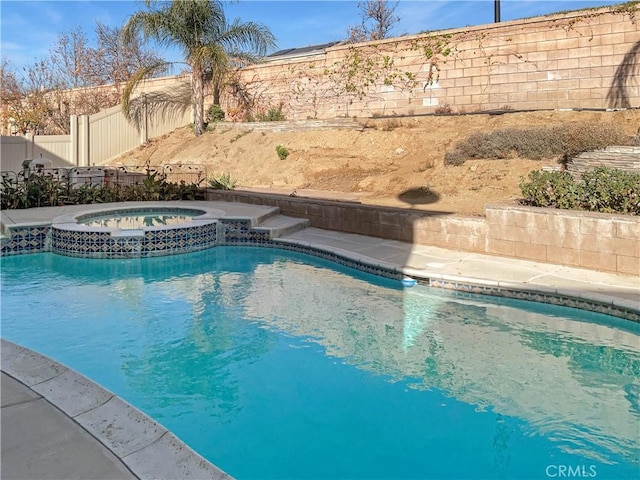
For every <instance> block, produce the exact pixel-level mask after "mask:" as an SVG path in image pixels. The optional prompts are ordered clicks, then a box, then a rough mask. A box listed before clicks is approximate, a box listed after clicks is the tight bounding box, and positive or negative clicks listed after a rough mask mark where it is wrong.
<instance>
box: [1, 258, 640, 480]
mask: <svg viewBox="0 0 640 480" xmlns="http://www.w3.org/2000/svg"><path fill="white" fill-rule="evenodd" d="M1 277H2V284H1V291H0V292H1V293H0V294H1V300H2V303H1V314H2V318H1V322H2V323H1V326H2V331H1V333H2V337H4V338H6V339H8V340H11V341H14V342H16V343H19V344H22V345H25V346H27V347H29V348H33V349H35V350H37V351H40V352H42V353H44V354H46V355H49V356H51V357H53V358H54V359H56V360H58V361H60V362H62V363H65V364H67V365H69V366H71V367H72V368H75V369H76V370H78V371H80V372H81V373H83V374H85V375H87V376H88V377H90V378H92V379H93V380H95V381H97V382H99V383H101V384H102V385H104V386H105V387H106V388H108V389H110V390H112V391H114V392H116V393H117V394H118V395H120V396H121V397H123V398H124V399H126V400H127V401H129V402H130V403H132V404H133V405H135V406H137V407H138V408H140V409H141V410H143V411H144V412H145V413H147V414H148V415H150V416H152V417H153V418H155V419H156V420H158V421H159V422H161V423H162V424H164V425H165V426H166V427H168V428H169V429H171V430H172V431H174V432H175V433H176V434H177V435H178V436H179V437H181V438H182V439H183V440H184V441H185V442H187V443H188V444H189V445H190V446H191V447H193V448H194V449H195V450H197V451H198V452H199V453H201V454H202V455H204V456H205V457H206V458H208V459H209V460H210V461H212V462H213V463H215V464H216V465H218V466H219V467H221V468H222V469H224V470H225V471H227V472H228V473H229V474H231V475H233V476H235V477H236V478H238V479H258V478H260V479H283V478H291V479H294V478H295V479H298V478H300V479H302V478H309V479H311V478H314V479H333V478H341V479H343V478H363V479H364V478H366V479H371V478H390V479H400V478H416V479H418V478H419V479H427V478H429V479H433V478H451V479H466V478H469V479H487V478H490V479H494V478H541V479H544V478H562V477H565V478H566V477H568V475H567V474H568V473H571V474H572V475H571V476H572V477H577V476H579V477H582V478H584V477H592V478H593V477H595V478H598V479H601V478H606V479H618V478H637V476H638V472H639V468H640V463H639V461H638V458H639V454H640V449H639V444H638V435H639V425H640V383H639V380H638V378H639V377H640V326H639V325H637V324H632V323H630V322H625V321H622V320H617V319H614V318H612V317H607V316H604V315H598V314H591V313H587V312H581V311H577V310H573V309H568V308H561V307H553V306H547V305H538V304H532V303H526V302H520V301H513V300H505V299H496V298H491V297H482V296H472V295H463V294H456V293H454V292H447V291H441V290H437V289H429V288H427V287H423V286H416V287H414V288H410V289H402V288H401V287H400V285H399V282H394V281H390V280H385V279H380V278H377V277H373V276H369V275H364V274H360V273H359V272H355V271H353V270H349V269H342V268H340V267H335V266H333V265H332V264H330V263H328V262H324V261H321V260H318V259H315V258H313V257H309V256H305V255H299V254H292V253H287V252H283V251H278V250H270V249H259V248H244V247H216V248H213V249H210V250H206V251H203V252H199V253H196V254H189V255H179V256H172V257H157V258H149V259H144V260H142V261H141V260H139V259H138V260H110V261H99V260H86V259H78V258H71V257H63V256H57V255H52V254H35V255H24V256H15V257H5V258H3V259H2V273H1ZM576 472H578V473H577V474H576ZM561 473H564V475H561Z"/></svg>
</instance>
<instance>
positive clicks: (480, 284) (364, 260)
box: [2, 201, 640, 322]
mask: <svg viewBox="0 0 640 480" xmlns="http://www.w3.org/2000/svg"><path fill="white" fill-rule="evenodd" d="M145 208H186V209H198V210H210V211H211V212H212V213H214V215H215V216H217V220H218V221H219V222H223V223H225V224H227V225H228V226H229V227H230V228H233V225H230V223H233V222H240V225H244V227H241V228H240V230H242V229H243V228H247V230H246V231H242V232H237V233H236V235H235V236H233V235H231V238H216V239H215V242H214V243H213V244H211V245H209V244H208V245H207V246H206V247H203V248H214V247H215V246H223V245H237V246H258V247H271V248H273V247H279V248H283V249H286V250H295V251H298V252H301V253H307V254H310V255H313V256H316V257H320V258H324V259H327V260H330V261H333V262H336V263H339V264H342V265H346V266H349V267H352V268H356V269H359V270H361V271H365V272H367V273H373V274H377V275H382V276H385V277H390V278H395V279H398V280H401V279H402V278H403V277H410V278H412V279H416V280H417V281H419V282H420V283H424V284H426V285H429V286H432V287H436V288H445V289H449V290H457V291H462V292H466V293H478V294H485V295H492V296H498V297H507V298H514V299H521V300H530V301H536V302H540V303H548V304H554V305H561V306H568V307H572V308H579V309H582V310H586V311H592V312H597V313H603V314H607V315H612V316H616V317H619V318H623V319H625V320H629V321H633V322H640V301H638V300H637V299H636V298H633V299H630V298H628V296H629V295H627V296H626V297H627V298H625V296H624V295H622V296H620V295H618V296H616V295H611V294H607V293H606V292H602V291H599V292H598V291H591V290H583V289H581V287H583V286H584V285H572V287H573V288H571V287H566V286H565V287H555V286H549V285H544V284H539V283H530V282H523V281H513V280H508V281H505V280H501V279H499V280H496V279H490V278H486V277H481V276H476V277H471V276H465V275H451V274H443V273H442V272H438V271H436V270H433V269H428V268H422V269H417V268H413V267H410V266H406V265H402V264H399V263H397V262H390V261H385V260H383V259H381V258H376V257H372V256H368V255H365V254H363V253H361V252H357V251H353V250H349V249H345V248H339V247H336V246H335V245H330V244H326V245H325V244H320V243H318V242H317V241H316V242H314V241H313V240H305V239H299V238H295V234H294V235H293V236H290V235H287V236H284V237H280V238H273V237H272V236H271V235H270V234H269V232H268V231H267V230H265V229H263V228H262V227H260V224H261V222H262V221H264V220H267V219H269V218H270V217H272V216H273V215H277V214H278V213H279V208H278V207H272V206H265V205H247V204H242V203H241V204H238V203H235V202H224V201H166V202H165V201H162V202H120V203H111V204H100V205H94V204H89V205H75V206H73V207H72V208H68V207H45V208H44V209H43V210H47V213H49V212H51V213H49V214H48V215H47V218H48V219H47V220H44V219H43V218H42V217H41V218H39V219H38V220H39V221H31V222H29V221H16V219H14V218H11V217H12V216H18V217H19V216H25V217H28V216H30V212H24V213H23V211H17V210H11V211H10V212H11V216H9V215H7V214H6V212H5V211H3V212H2V219H3V225H2V226H3V229H4V230H8V231H12V230H15V229H17V228H23V229H27V228H41V229H43V228H47V227H48V228H51V227H52V226H53V220H54V219H58V218H61V217H63V218H69V217H73V218H75V217H77V216H81V215H84V214H88V213H94V212H98V211H105V210H109V211H114V210H119V209H120V210H122V209H124V210H129V209H138V210H139V209H145ZM59 210H69V211H63V212H60V213H55V212H58V211H59ZM219 212H222V213H223V215H219ZM214 215H211V217H213V216H214ZM4 220H9V222H7V223H5V222H4ZM34 220H35V219H34ZM153 228H155V227H153ZM263 230H265V231H263ZM307 230H314V229H313V227H310V228H308V229H307ZM328 232H331V231H328ZM331 233H332V234H334V235H340V234H341V233H340V232H331ZM347 235H352V234H347ZM356 236H357V237H361V236H360V235H356ZM216 237H218V235H216ZM222 237H224V235H222ZM5 238H6V237H5ZM366 238H368V237H366ZM386 242H387V243H388V242H395V241H386ZM43 251H46V250H43ZM193 251H196V249H194V250H193ZM38 252H39V250H33V253H38ZM21 253H30V252H21ZM176 253H188V252H187V251H178V252H176ZM163 254H164V253H163ZM465 255H475V254H465ZM480 256H482V255H480ZM485 256H486V255H485ZM94 258H98V257H94ZM492 258H500V257H492ZM509 260H510V261H514V260H513V259H509ZM529 263H531V262H529ZM557 267H561V266H560V265H557ZM581 270H582V269H581ZM589 272H591V271H589ZM639 285H640V277H639ZM638 298H640V288H639V289H638Z"/></svg>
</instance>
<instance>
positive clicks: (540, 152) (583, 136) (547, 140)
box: [444, 122, 628, 166]
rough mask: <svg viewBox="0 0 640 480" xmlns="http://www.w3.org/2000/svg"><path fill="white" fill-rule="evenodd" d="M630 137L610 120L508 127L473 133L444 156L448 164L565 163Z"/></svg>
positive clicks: (623, 141) (621, 143)
mask: <svg viewBox="0 0 640 480" xmlns="http://www.w3.org/2000/svg"><path fill="white" fill-rule="evenodd" d="M627 142H628V138H627V136H626V135H625V133H624V132H623V131H622V130H621V129H620V128H618V127H616V126H615V125H611V124H606V123H593V122H592V123H587V122H579V123H567V124H564V125H559V126H553V127H537V128H530V129H516V128H507V129H501V130H494V131H492V132H488V133H473V134H471V135H469V136H468V137H467V138H465V139H464V140H462V141H460V142H458V143H457V144H456V146H455V147H454V149H453V150H451V151H449V152H447V153H446V154H445V157H444V163H445V165H456V166H458V165H462V164H463V163H464V162H465V161H466V160H470V159H481V158H486V159H504V158H512V157H516V156H517V157H521V158H529V159H531V160H541V159H545V158H554V157H556V158H558V159H559V160H561V161H563V162H567V161H569V160H570V159H571V158H573V157H575V156H576V155H578V154H580V153H582V152H588V151H592V150H598V149H600V148H605V147H608V146H611V145H625V144H626V143H627Z"/></svg>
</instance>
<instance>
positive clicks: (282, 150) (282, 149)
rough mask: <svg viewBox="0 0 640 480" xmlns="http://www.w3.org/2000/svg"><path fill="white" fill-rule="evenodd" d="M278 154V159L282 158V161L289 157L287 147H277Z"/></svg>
mask: <svg viewBox="0 0 640 480" xmlns="http://www.w3.org/2000/svg"><path fill="white" fill-rule="evenodd" d="M276 153H277V154H278V157H279V158H280V160H284V159H285V158H287V157H288V156H289V150H288V149H287V147H285V146H282V145H278V146H277V147H276Z"/></svg>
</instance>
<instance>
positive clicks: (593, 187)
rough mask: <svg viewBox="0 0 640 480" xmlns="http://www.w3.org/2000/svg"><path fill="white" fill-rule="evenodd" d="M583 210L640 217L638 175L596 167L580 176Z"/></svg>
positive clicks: (639, 177)
mask: <svg viewBox="0 0 640 480" xmlns="http://www.w3.org/2000/svg"><path fill="white" fill-rule="evenodd" d="M582 185H583V188H584V197H583V204H584V205H583V206H584V209H585V210H590V211H593V212H604V213H629V214H632V215H640V174H638V173H630V172H624V171H622V170H617V169H613V168H608V167H596V168H594V169H593V170H589V171H588V172H585V173H584V174H583V175H582Z"/></svg>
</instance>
